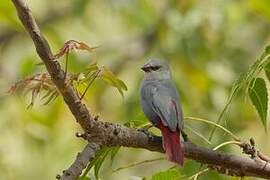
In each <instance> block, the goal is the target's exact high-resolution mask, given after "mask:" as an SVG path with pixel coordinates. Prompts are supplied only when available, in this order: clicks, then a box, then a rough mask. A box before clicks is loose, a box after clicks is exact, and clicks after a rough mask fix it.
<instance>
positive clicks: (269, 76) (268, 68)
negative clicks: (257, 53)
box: [264, 62, 270, 81]
mask: <svg viewBox="0 0 270 180" xmlns="http://www.w3.org/2000/svg"><path fill="white" fill-rule="evenodd" d="M264 72H265V75H266V77H267V79H268V81H270V62H269V63H267V64H266V65H265V66H264Z"/></svg>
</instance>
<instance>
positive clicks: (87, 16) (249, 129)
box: [0, 0, 270, 180]
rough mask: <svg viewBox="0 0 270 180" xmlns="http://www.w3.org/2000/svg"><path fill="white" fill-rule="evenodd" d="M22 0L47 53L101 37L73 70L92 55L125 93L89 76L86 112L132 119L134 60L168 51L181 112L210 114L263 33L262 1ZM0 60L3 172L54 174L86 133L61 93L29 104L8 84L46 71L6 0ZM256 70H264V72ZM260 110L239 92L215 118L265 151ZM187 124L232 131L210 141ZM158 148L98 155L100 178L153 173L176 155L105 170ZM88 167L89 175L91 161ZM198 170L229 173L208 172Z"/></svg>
mask: <svg viewBox="0 0 270 180" xmlns="http://www.w3.org/2000/svg"><path fill="white" fill-rule="evenodd" d="M27 3H28V4H29V7H30V8H31V10H32V11H33V14H34V15H35V17H36V18H37V20H38V22H39V25H40V26H41V29H42V31H43V33H44V35H45V36H46V38H48V40H49V43H50V45H51V47H52V50H53V52H55V53H56V52H57V51H58V49H59V48H61V47H62V46H63V44H64V43H65V42H66V41H67V40H70V39H75V40H78V41H82V42H85V43H87V44H90V45H92V46H100V48H98V49H96V51H95V52H94V53H92V54H90V55H89V54H88V53H86V52H80V53H71V54H70V61H69V62H70V65H69V67H70V71H71V72H74V73H78V72H81V71H82V70H83V69H84V68H85V67H86V66H87V65H88V64H89V63H91V62H95V61H97V62H98V63H99V64H100V65H105V66H107V67H109V69H110V70H111V71H112V72H113V73H115V74H117V77H119V78H120V79H121V80H123V81H124V82H125V84H126V85H127V88H128V91H127V92H124V98H122V96H121V95H120V94H119V93H118V92H117V89H115V88H112V87H111V86H107V85H106V84H105V83H104V82H102V81H95V82H94V83H93V84H92V86H91V87H90V89H89V91H88V93H87V94H86V97H85V102H86V104H87V105H88V107H89V109H90V111H91V113H93V114H98V115H100V117H101V119H102V120H103V119H104V120H106V121H112V122H119V123H122V124H127V125H129V126H131V127H134V126H138V125H144V124H145V123H146V122H147V121H146V119H145V117H144V115H143V113H142V111H141V109H140V106H139V93H138V92H139V84H140V81H141V79H142V76H143V73H142V72H141V71H140V67H141V65H142V64H143V63H144V62H145V61H147V60H148V59H149V58H150V57H159V58H163V59H166V60H167V61H168V62H169V64H170V65H171V69H172V72H173V77H174V81H175V83H176V85H177V88H178V90H179V92H180V94H181V102H182V105H183V109H184V114H185V116H194V117H200V118H204V119H209V120H212V121H216V120H217V119H218V117H219V115H220V113H221V111H222V109H223V108H224V106H225V104H226V101H227V99H228V97H229V96H230V91H231V88H232V86H233V82H234V81H235V80H236V79H237V78H238V76H239V75H240V74H241V73H245V72H247V71H248V68H249V66H251V65H252V64H253V63H254V62H255V60H256V58H257V57H258V56H259V55H260V54H261V53H262V52H263V48H264V47H265V46H266V45H267V44H269V38H270V36H269V35H270V34H269V27H270V15H269V10H268V9H269V8H270V4H269V2H268V1H267V0H248V1H246V0H239V1H233V0H216V1H213V0H204V1H199V0H166V1H165V0H161V1H155V0H137V1H132V0H117V1H115V0H104V1H99V0H59V1H53V0H47V1H38V0H28V1H27ZM0 60H1V63H0V73H1V76H0V84H1V88H0V90H1V97H0V113H1V118H0V132H1V136H0V179H41V180H43V179H44V180H45V179H53V178H55V176H56V174H58V173H61V171H62V170H63V169H65V168H67V167H68V166H69V165H70V163H71V162H72V161H73V159H74V158H75V155H76V153H77V152H78V151H80V150H81V149H82V147H83V146H84V144H85V142H84V141H81V140H79V139H76V138H75V136H74V134H75V132H80V131H81V130H80V127H79V126H78V125H77V124H76V123H75V121H74V118H73V117H72V114H71V113H70V112H69V111H68V109H67V107H66V106H65V105H64V103H63V100H62V98H58V99H56V100H55V101H54V102H52V103H50V104H49V105H48V106H42V102H39V101H37V102H36V103H35V105H34V107H33V108H32V109H28V110H27V109H26V107H27V105H28V103H29V101H30V98H31V97H30V95H25V96H22V95H18V96H16V95H15V96H10V95H8V94H7V93H6V91H7V90H8V89H9V87H10V86H11V85H12V84H13V83H14V82H15V81H17V80H20V79H23V78H25V77H26V76H30V75H32V74H33V73H41V72H45V69H44V67H42V66H36V64H38V63H40V60H39V58H38V56H37V55H36V53H35V48H34V46H33V44H32V42H31V39H30V38H29V37H28V35H27V34H26V33H25V31H24V29H23V28H22V26H21V24H20V22H19V21H18V19H17V17H16V12H15V9H14V7H13V6H12V4H11V1H9V0H0ZM260 76H261V77H263V78H264V79H265V77H264V76H265V75H264V74H263V73H261V74H260ZM268 84H269V83H267V84H266V85H267V87H268V86H269V85H268ZM258 119H259V116H257V113H256V110H255V108H254V107H253V106H252V103H251V102H250V101H249V99H248V98H246V94H245V93H244V92H241V93H238V94H237V96H236V97H235V98H234V99H233V100H232V104H231V105H230V107H229V109H228V112H227V113H225V116H224V117H223V121H222V123H221V124H222V125H223V126H225V127H226V128H228V129H229V130H230V131H232V132H233V133H234V134H235V135H237V136H238V137H240V138H242V139H244V140H247V139H249V138H250V137H253V138H254V139H255V141H256V145H257V146H258V148H259V149H260V150H261V151H263V152H264V153H266V154H269V153H270V149H269V146H270V143H269V141H266V139H269V134H265V132H264V131H263V127H262V125H261V123H260V121H259V120H258ZM265 122H267V121H265ZM185 123H186V124H187V125H188V126H189V127H190V128H192V129H193V130H195V131H196V132H199V133H200V134H201V135H202V136H204V137H208V136H209V133H210V129H211V128H212V127H211V128H210V126H209V125H207V124H205V123H194V121H189V120H186V122H185ZM268 123H269V121H268ZM265 125H266V127H268V126H269V124H265ZM153 131H154V132H155V133H159V132H158V131H157V130H156V129H153ZM186 131H187V133H188V134H189V136H190V139H191V140H192V141H194V142H195V143H197V144H199V145H202V146H205V147H208V148H213V147H215V146H216V145H218V144H220V143H222V142H224V141H228V140H231V137H230V136H228V135H225V134H224V132H223V131H221V130H217V131H216V132H215V134H214V137H213V140H212V141H211V143H212V144H211V145H209V144H208V143H207V142H205V141H203V140H202V139H201V138H200V137H198V136H197V135H195V134H194V132H192V131H190V130H189V129H186ZM221 150H222V151H226V152H231V153H235V154H239V155H241V150H240V149H239V148H238V147H235V146H233V145H229V146H224V147H223V148H222V149H221ZM159 157H164V155H163V154H160V153H154V152H148V151H146V150H141V149H128V148H121V149H120V151H119V152H118V153H117V154H116V156H115V157H114V161H113V162H111V160H110V158H106V160H105V161H104V162H103V165H102V166H101V167H100V169H99V170H100V172H99V178H100V179H138V178H139V177H141V178H139V179H142V178H143V177H144V178H146V179H151V178H152V177H154V176H155V175H154V174H162V173H161V172H164V171H167V170H168V169H169V168H171V166H173V164H172V163H170V162H168V161H164V160H162V161H154V162H151V163H146V164H142V165H138V166H135V167H131V168H127V169H123V170H121V171H117V172H115V173H112V171H113V169H117V168H118V167H122V166H125V165H127V164H130V163H134V162H139V161H144V160H147V159H154V158H159ZM98 168H99V167H98ZM200 170H202V167H201V165H200V164H199V163H196V162H194V161H192V160H186V162H185V166H184V167H183V168H180V172H179V173H180V175H181V176H182V175H183V176H185V177H189V176H191V175H193V174H195V173H197V172H198V171H200ZM169 171H171V170H169ZM174 172H175V170H173V172H172V173H174ZM90 174H91V175H90V176H91V178H94V174H95V169H92V170H90ZM173 176H174V175H173ZM200 179H217V180H222V179H235V178H231V177H227V176H224V175H220V174H218V173H216V172H206V173H204V174H203V175H202V176H200ZM247 179H255V178H247Z"/></svg>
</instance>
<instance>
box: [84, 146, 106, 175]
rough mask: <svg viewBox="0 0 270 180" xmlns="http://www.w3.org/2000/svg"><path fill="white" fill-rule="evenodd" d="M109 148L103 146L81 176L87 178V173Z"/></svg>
mask: <svg viewBox="0 0 270 180" xmlns="http://www.w3.org/2000/svg"><path fill="white" fill-rule="evenodd" d="M107 149H108V148H103V149H101V150H99V151H98V152H97V153H96V155H95V158H94V159H93V160H92V161H90V162H89V164H88V165H87V167H86V169H85V171H84V173H83V175H82V176H81V177H82V178H85V177H86V175H87V174H88V172H89V171H90V170H91V169H92V167H93V166H94V165H95V164H96V163H97V162H98V160H99V158H100V157H101V156H102V155H103V154H104V153H105V152H106V151H107Z"/></svg>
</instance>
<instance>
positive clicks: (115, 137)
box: [12, 0, 270, 179]
mask: <svg viewBox="0 0 270 180" xmlns="http://www.w3.org/2000/svg"><path fill="white" fill-rule="evenodd" d="M12 2H13V3H14V5H15V7H16V9H17V13H18V16H19V18H20V20H21V22H22V23H23V25H24V27H25V29H26V30H27V32H28V33H29V35H30V36H31V38H32V40H33V42H34V44H35V47H36V51H37V53H38V55H39V56H40V58H41V59H42V61H43V62H44V64H45V65H46V68H47V70H48V72H49V74H50V75H51V78H52V80H53V82H54V83H55V85H56V86H57V88H58V89H59V91H60V93H61V94H62V96H63V98H64V101H65V103H66V104H67V105H68V107H69V109H70V110H71V112H72V114H73V115H74V117H75V119H76V121H77V122H78V123H79V124H80V125H81V127H82V128H83V129H84V131H85V139H86V140H88V142H91V143H97V144H100V145H102V146H116V145H117V146H125V147H134V148H143V149H148V150H150V151H158V152H164V151H163V148H162V140H161V138H160V137H157V136H151V135H150V136H149V135H146V134H144V133H143V132H139V131H137V130H135V129H130V128H127V127H124V126H122V125H120V124H112V123H109V122H100V121H95V120H94V118H93V117H92V116H91V114H90V113H89V111H88V109H87V108H86V106H85V104H83V103H82V102H81V101H80V98H79V96H78V94H77V93H76V91H75V90H74V88H73V87H72V85H71V84H68V85H67V84H65V76H64V72H63V70H62V69H61V67H60V64H59V63H58V61H56V60H55V59H54V58H53V54H52V52H51V50H50V47H49V45H48V42H47V41H46V39H45V38H44V37H43V36H42V34H41V33H40V30H39V28H38V26H37V24H36V22H35V20H34V18H33V16H32V14H31V12H30V10H29V9H28V7H27V6H26V4H25V3H24V1H23V0H12ZM183 144H184V149H185V157H186V158H190V159H193V160H196V161H198V162H200V163H203V164H208V165H209V167H211V168H212V169H215V170H217V171H218V172H221V173H224V174H227V175H236V176H240V177H242V176H255V177H262V178H267V179H269V178H270V165H269V164H268V163H267V162H265V161H262V160H260V159H250V158H244V157H240V156H236V155H230V154H225V153H221V152H216V151H213V150H210V149H206V148H203V147H198V146H196V145H194V144H192V143H190V142H185V143H183ZM92 154H93V153H92ZM90 158H92V156H91V155H89V159H90ZM77 162H78V161H77V160H76V161H75V165H73V166H72V167H74V166H75V167H76V168H79V170H78V169H76V168H69V170H72V172H70V174H76V177H78V176H79V173H77V172H81V171H82V170H83V168H84V167H85V166H78V165H77ZM75 169H76V173H75V172H73V171H75ZM222 170H223V171H222ZM76 177H75V176H73V177H72V178H69V176H65V177H64V176H63V179H74V178H75V179H76Z"/></svg>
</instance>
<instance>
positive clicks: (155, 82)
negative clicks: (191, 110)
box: [140, 59, 184, 131]
mask: <svg viewBox="0 0 270 180" xmlns="http://www.w3.org/2000/svg"><path fill="white" fill-rule="evenodd" d="M153 67H156V68H153ZM147 68H149V69H147ZM151 68H152V70H151ZM142 69H144V71H145V77H144V80H143V81H142V83H141V88H140V93H141V106H142V109H143V111H144V113H145V115H146V116H147V118H148V119H149V120H150V121H151V122H152V123H153V124H154V125H157V123H158V122H157V121H158V120H159V118H160V119H161V120H162V123H163V124H164V125H165V126H168V127H169V129H170V130H171V131H175V130H176V128H177V127H178V129H179V130H181V129H183V126H184V123H183V113H182V109H181V106H180V104H179V96H178V93H177V90H176V88H175V85H174V84H173V82H172V80H171V73H170V69H169V67H168V65H167V64H165V63H163V62H161V61H160V60H157V59H153V60H150V61H149V62H148V63H146V64H145V65H144V66H143V67H142Z"/></svg>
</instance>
